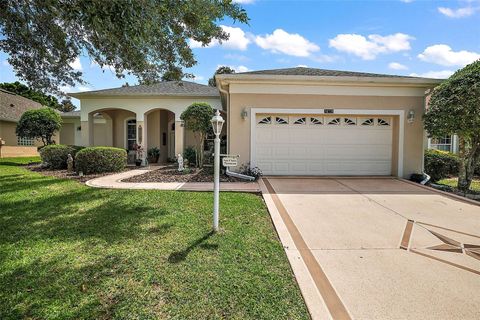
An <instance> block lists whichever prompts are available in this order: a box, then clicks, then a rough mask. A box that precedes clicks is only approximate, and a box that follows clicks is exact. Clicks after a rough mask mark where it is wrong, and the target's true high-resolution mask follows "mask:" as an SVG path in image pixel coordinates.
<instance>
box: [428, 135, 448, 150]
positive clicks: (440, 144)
mask: <svg viewBox="0 0 480 320" xmlns="http://www.w3.org/2000/svg"><path fill="white" fill-rule="evenodd" d="M452 142H453V139H452V136H445V137H441V138H431V139H430V149H436V150H441V151H448V152H452V150H453V148H452V147H453V143H452Z"/></svg>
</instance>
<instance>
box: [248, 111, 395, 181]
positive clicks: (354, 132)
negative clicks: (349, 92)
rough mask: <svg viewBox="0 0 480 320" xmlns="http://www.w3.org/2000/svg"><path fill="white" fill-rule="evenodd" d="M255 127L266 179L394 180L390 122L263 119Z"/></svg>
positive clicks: (256, 154) (270, 116)
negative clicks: (379, 177) (335, 177)
mask: <svg viewBox="0 0 480 320" xmlns="http://www.w3.org/2000/svg"><path fill="white" fill-rule="evenodd" d="M255 126H256V127H255V134H254V139H255V140H254V141H252V143H253V144H254V154H253V158H254V163H255V164H256V166H258V167H259V168H260V169H261V170H262V171H263V173H264V174H265V175H391V171H392V118H391V117H373V116H371V117H370V116H361V117H360V116H358V117H357V116H353V117H351V116H337V115H335V116H333V115H332V116H324V115H318V116H317V115H295V116H292V115H280V114H279V115H276V114H262V115H257V116H256V124H255Z"/></svg>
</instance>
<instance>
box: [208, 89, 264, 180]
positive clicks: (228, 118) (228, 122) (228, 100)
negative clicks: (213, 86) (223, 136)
mask: <svg viewBox="0 0 480 320" xmlns="http://www.w3.org/2000/svg"><path fill="white" fill-rule="evenodd" d="M217 84H218V87H217V88H218V91H220V92H221V93H223V94H224V95H225V100H226V101H225V103H226V104H227V110H226V111H227V137H229V136H230V110H229V109H230V93H229V92H228V91H227V90H225V89H223V88H222V84H221V83H218V82H217ZM228 140H229V139H227V152H228V151H230V150H229V142H228ZM225 174H226V175H227V176H230V177H235V178H239V179H244V180H248V181H255V177H252V176H247V175H246V174H241V173H237V172H233V171H230V169H229V168H228V167H227V168H226V171H225Z"/></svg>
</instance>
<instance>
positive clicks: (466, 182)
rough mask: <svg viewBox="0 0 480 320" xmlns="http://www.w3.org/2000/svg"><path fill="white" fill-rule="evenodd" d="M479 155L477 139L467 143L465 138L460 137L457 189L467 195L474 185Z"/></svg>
mask: <svg viewBox="0 0 480 320" xmlns="http://www.w3.org/2000/svg"><path fill="white" fill-rule="evenodd" d="M478 153H479V146H478V142H477V141H476V139H472V141H470V143H467V142H466V141H465V139H464V138H462V137H459V156H460V167H459V173H458V185H457V187H458V189H459V190H460V191H462V192H463V193H467V192H468V190H469V189H470V185H471V184H472V180H473V177H474V174H475V164H476V160H477V159H478V158H479V155H478Z"/></svg>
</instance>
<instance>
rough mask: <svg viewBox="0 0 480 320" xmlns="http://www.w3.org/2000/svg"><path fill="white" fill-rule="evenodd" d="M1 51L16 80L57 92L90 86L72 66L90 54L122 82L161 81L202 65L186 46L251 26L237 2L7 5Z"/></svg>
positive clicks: (0, 17) (0, 15) (10, 1)
mask: <svg viewBox="0 0 480 320" xmlns="http://www.w3.org/2000/svg"><path fill="white" fill-rule="evenodd" d="M0 4H1V10H0V50H2V51H4V52H5V53H7V54H8V55H9V58H8V62H9V63H10V64H11V65H12V67H13V69H14V71H15V73H16V74H17V76H18V77H19V78H21V79H23V80H25V81H26V82H27V83H28V84H29V85H30V86H31V87H32V88H35V89H40V90H44V91H47V92H51V93H59V91H60V87H61V86H63V85H69V86H74V85H75V84H76V83H80V84H81V83H84V80H83V79H82V72H81V71H80V70H78V68H77V69H76V68H75V67H74V65H73V63H74V62H75V61H76V59H78V58H79V56H80V55H88V56H89V57H90V59H91V60H93V61H94V62H96V63H97V64H98V65H99V66H100V67H104V66H109V67H112V68H114V69H115V73H116V75H117V77H119V78H122V77H124V73H128V74H133V75H135V76H137V77H138V79H139V81H140V82H144V83H145V82H156V81H159V80H160V79H161V75H162V74H163V73H165V72H166V71H169V70H172V68H173V67H175V66H176V67H179V68H189V67H192V66H193V65H195V63H196V61H195V58H194V56H193V53H192V50H191V49H190V47H189V45H188V40H189V39H193V40H195V41H199V42H201V43H202V44H204V45H207V44H209V43H210V42H211V41H212V40H214V39H216V40H219V41H224V40H227V39H228V34H227V33H226V32H224V31H223V30H222V28H221V27H220V26H219V25H218V24H217V22H218V21H220V20H221V19H224V18H226V17H228V18H231V19H233V20H234V21H239V22H241V23H247V22H248V17H247V14H246V12H245V10H244V9H242V7H241V6H240V5H239V4H237V3H234V2H233V1H232V0H222V1H220V0H143V1H120V0H112V1H105V0H90V1H84V0H69V1H63V0H50V1H44V0H30V1H25V0H20V1H19V0H1V1H0Z"/></svg>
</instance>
